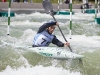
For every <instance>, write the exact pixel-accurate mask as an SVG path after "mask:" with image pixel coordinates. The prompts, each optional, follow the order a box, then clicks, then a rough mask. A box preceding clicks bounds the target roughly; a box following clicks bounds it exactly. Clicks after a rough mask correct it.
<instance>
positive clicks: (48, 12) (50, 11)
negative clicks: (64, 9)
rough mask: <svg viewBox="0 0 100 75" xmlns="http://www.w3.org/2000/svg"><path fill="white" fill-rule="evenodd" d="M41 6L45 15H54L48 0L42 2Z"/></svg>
mask: <svg viewBox="0 0 100 75" xmlns="http://www.w3.org/2000/svg"><path fill="white" fill-rule="evenodd" d="M42 4H43V7H44V9H45V11H46V13H47V14H51V15H54V12H53V6H52V4H51V2H50V0H43V2H42Z"/></svg>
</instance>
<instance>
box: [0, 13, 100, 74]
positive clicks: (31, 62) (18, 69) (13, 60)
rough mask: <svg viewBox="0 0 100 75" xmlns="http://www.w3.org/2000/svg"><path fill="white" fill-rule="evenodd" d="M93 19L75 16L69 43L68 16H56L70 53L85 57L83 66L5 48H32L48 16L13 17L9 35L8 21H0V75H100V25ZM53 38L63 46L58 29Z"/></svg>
mask: <svg viewBox="0 0 100 75" xmlns="http://www.w3.org/2000/svg"><path fill="white" fill-rule="evenodd" d="M94 16H95V15H94V14H82V13H75V14H74V15H73V16H72V18H73V20H72V34H71V37H72V39H70V36H69V31H70V28H69V27H70V22H69V19H70V16H69V15H55V18H56V19H57V21H58V23H59V26H60V28H61V29H62V32H63V33H64V35H65V37H66V39H67V40H68V41H69V42H70V45H71V48H72V50H73V51H74V52H75V53H78V54H82V55H84V56H85V57H84V58H83V59H82V63H80V61H79V60H57V59H52V58H46V57H43V56H41V55H38V54H36V53H34V52H31V51H28V50H26V49H19V48H15V47H13V46H12V45H6V44H5V43H9V44H14V45H20V46H31V45H32V41H33V37H34V35H35V34H36V32H37V30H38V28H39V26H41V25H42V24H43V23H45V22H47V21H49V20H53V19H52V17H51V16H50V15H48V14H43V13H39V12H33V13H32V14H16V15H15V17H11V22H10V35H7V27H8V18H7V17H0V75H100V25H97V24H96V23H95V22H94ZM98 17H100V13H99V14H98ZM54 34H55V35H57V37H58V39H59V40H61V41H63V42H65V40H64V39H63V37H62V35H61V33H60V31H59V29H58V28H56V29H55V31H54ZM50 46H55V45H53V44H50ZM67 50H69V49H67Z"/></svg>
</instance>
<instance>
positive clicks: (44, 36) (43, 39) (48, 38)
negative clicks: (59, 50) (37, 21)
mask: <svg viewBox="0 0 100 75" xmlns="http://www.w3.org/2000/svg"><path fill="white" fill-rule="evenodd" d="M53 38H54V35H52V34H49V33H48V32H47V31H46V30H45V31H43V32H41V33H38V34H36V36H35V37H34V40H33V45H36V46H39V47H42V46H48V45H49V44H50V43H51V42H52V40H53Z"/></svg>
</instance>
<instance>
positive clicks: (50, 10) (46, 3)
mask: <svg viewBox="0 0 100 75" xmlns="http://www.w3.org/2000/svg"><path fill="white" fill-rule="evenodd" d="M42 4H43V7H44V9H45V11H46V13H47V14H50V15H51V16H52V17H53V19H54V21H55V22H57V21H56V19H55V17H54V11H53V6H52V4H51V2H50V1H49V0H43V3H42ZM57 26H58V28H59V30H60V32H61V34H62V36H63V38H64V40H65V41H66V42H68V41H67V40H66V38H65V36H64V34H63V32H62V30H61V28H60V27H59V25H57ZM68 47H69V49H70V51H71V52H73V51H72V49H71V47H70V46H68Z"/></svg>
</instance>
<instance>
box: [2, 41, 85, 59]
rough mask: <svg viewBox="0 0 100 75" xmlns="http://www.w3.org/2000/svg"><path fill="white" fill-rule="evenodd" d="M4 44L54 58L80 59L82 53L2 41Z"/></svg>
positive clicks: (60, 48) (61, 48)
mask: <svg viewBox="0 0 100 75" xmlns="http://www.w3.org/2000/svg"><path fill="white" fill-rule="evenodd" d="M2 42H3V43H4V44H5V45H10V46H12V47H15V48H21V49H25V50H27V51H32V52H35V53H37V54H40V55H42V56H45V57H50V58H56V59H81V58H83V57H84V55H81V54H77V53H74V52H71V51H69V50H68V49H67V48H63V47H32V46H18V45H15V44H11V43H7V42H4V41H2Z"/></svg>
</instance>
